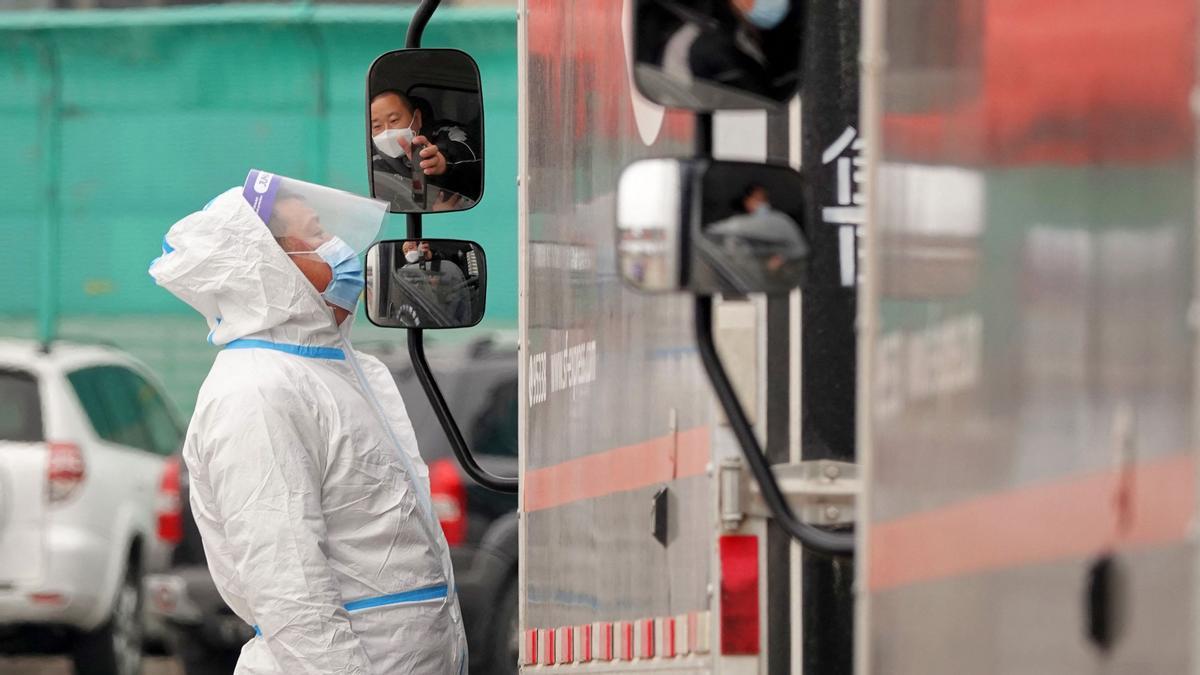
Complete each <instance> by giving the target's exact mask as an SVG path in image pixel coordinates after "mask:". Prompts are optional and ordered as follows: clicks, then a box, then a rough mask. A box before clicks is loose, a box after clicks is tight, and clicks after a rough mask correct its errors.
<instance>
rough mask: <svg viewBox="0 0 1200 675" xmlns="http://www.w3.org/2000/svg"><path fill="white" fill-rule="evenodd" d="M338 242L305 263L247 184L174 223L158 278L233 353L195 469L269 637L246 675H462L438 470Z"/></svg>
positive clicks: (241, 665) (250, 652)
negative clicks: (376, 352)
mask: <svg viewBox="0 0 1200 675" xmlns="http://www.w3.org/2000/svg"><path fill="white" fill-rule="evenodd" d="M380 218H382V216H380ZM274 226H275V224H274V220H272V227H274ZM329 229H332V228H329ZM375 230H376V232H377V231H378V223H376V226H375ZM310 234H311V233H310ZM318 236H320V235H319V234H318ZM373 237H374V233H372V234H371V235H370V237H369V239H370V238H373ZM323 239H324V244H323V245H321V246H316V247H313V248H314V250H313V251H312V252H309V253H307V254H306V253H305V251H304V250H303V249H304V247H305V244H304V243H303V242H305V241H307V242H309V244H308V245H309V246H311V244H312V243H313V241H312V240H311V239H304V238H303V237H301V238H289V237H288V236H287V234H286V233H281V232H278V231H276V233H275V234H273V233H272V230H270V229H268V227H267V226H265V225H264V223H263V220H262V219H261V218H260V216H259V215H258V214H257V213H256V212H255V210H254V209H253V208H252V207H251V205H250V204H249V203H248V202H247V201H246V199H245V198H244V197H243V194H242V190H241V189H233V190H230V191H228V192H226V193H224V194H222V195H220V196H219V197H217V198H216V199H215V200H213V201H212V202H211V203H210V204H209V206H207V207H206V208H205V210H203V211H200V212H197V213H193V214H191V215H189V216H187V217H186V218H184V219H183V220H181V221H179V222H178V223H176V224H175V225H174V226H172V227H171V229H170V231H169V232H168V233H167V235H166V237H165V238H164V241H163V255H162V256H161V257H160V258H158V259H156V260H155V261H154V262H153V263H152V265H151V268H150V274H151V275H152V276H153V277H154V279H155V280H156V281H157V283H158V284H159V285H160V286H163V287H164V288H166V289H167V290H169V291H170V292H172V293H174V294H175V295H176V296H178V297H179V298H180V299H182V300H183V301H184V302H186V303H188V304H189V305H191V306H192V307H194V308H195V309H197V310H198V311H200V313H201V314H203V315H204V316H205V317H206V318H207V319H208V322H209V326H210V327H211V328H212V329H213V330H212V332H211V333H210V335H209V341H210V342H212V343H213V344H216V345H221V346H223V347H224V348H223V349H222V351H221V352H220V353H219V354H218V355H217V357H216V361H215V362H214V364H213V367H212V370H211V371H210V372H209V374H208V377H207V379H206V380H205V381H204V385H203V386H202V387H201V389H200V393H199V398H198V400H197V402H196V410H195V414H194V415H193V417H192V420H191V424H190V425H189V427H188V432H187V438H186V441H185V444H184V450H183V456H184V460H185V461H186V462H187V467H188V471H189V472H190V475H191V504H192V511H193V513H194V515H195V518H196V524H197V525H198V526H199V529H200V533H201V536H202V538H203V541H204V550H205V553H206V554H207V557H208V565H209V569H210V570H211V572H212V577H213V580H214V581H215V582H216V585H217V588H218V590H219V591H220V593H221V596H222V597H223V598H224V599H225V601H226V602H227V603H228V604H229V606H230V607H231V608H232V609H233V611H234V612H235V613H237V615H238V616H239V617H240V618H241V619H242V620H244V621H246V623H248V624H250V625H252V626H254V628H255V633H256V637H255V638H254V639H252V640H250V641H249V642H247V643H246V645H245V646H244V647H243V648H242V652H241V655H240V657H239V659H238V665H237V669H236V671H235V674H236V675H307V674H312V675H318V674H319V675H385V674H387V675H394V674H397V673H437V674H441V673H448V674H451V675H456V674H459V675H461V674H462V673H465V672H466V670H467V652H466V638H465V635H464V633H463V629H462V622H461V614H460V612H459V607H458V600H457V596H456V594H455V592H454V576H453V572H452V570H451V568H450V557H449V549H448V547H447V544H446V540H445V537H444V536H443V534H442V531H441V529H440V527H439V525H438V522H437V520H436V519H435V515H434V512H433V507H432V503H431V501H430V496H429V481H428V470H427V468H426V466H425V463H424V462H423V461H422V460H421V457H420V455H418V454H417V444H416V436H415V434H414V432H413V428H412V424H411V422H410V421H409V419H408V415H407V413H406V412H405V407H404V402H403V400H401V398H400V393H399V391H398V390H397V388H396V385H395V383H394V381H393V380H392V378H391V376H390V374H389V373H388V371H387V369H386V368H385V367H384V366H383V364H382V363H380V362H379V361H378V360H376V359H374V358H372V357H369V356H366V355H363V354H360V353H357V352H355V351H354V350H353V348H352V347H351V346H350V343H349V341H348V339H347V335H348V334H349V325H350V323H351V321H350V319H347V318H345V317H346V316H347V315H352V313H353V312H352V310H353V306H351V307H344V305H345V304H347V302H346V301H347V300H350V302H351V303H352V302H354V301H357V298H358V295H357V293H356V292H354V291H355V289H356V288H357V289H358V290H361V288H362V281H361V266H357V270H358V272H357V274H358V275H359V278H358V281H357V283H355V279H354V277H355V273H354V268H355V267H356V263H357V257H355V256H351V258H350V259H348V260H349V261H348V260H346V259H342V260H339V259H338V258H337V257H331V256H330V255H329V254H328V251H329V250H332V249H336V248H337V247H338V245H340V246H342V247H343V248H344V243H342V242H341V240H340V239H338V238H336V237H333V238H331V237H329V236H328V235H325V236H324V237H323ZM298 242H299V243H298ZM331 242H332V244H336V245H331ZM285 246H287V247H289V248H300V249H301V250H299V251H297V250H289V251H285V250H284V247H285ZM352 252H353V251H352ZM289 253H292V254H297V253H298V254H300V255H289ZM321 260H324V261H325V264H324V265H321V264H319V263H320V261H321ZM314 261H316V262H317V263H318V264H314ZM331 261H332V262H331ZM342 263H346V264H345V265H343V264H342ZM344 267H345V268H347V269H349V272H346V273H345V274H343V272H345V270H343V269H342V268H344ZM302 269H304V270H305V271H303V272H302ZM331 278H332V279H333V281H331ZM338 279H342V281H343V282H347V281H348V284H347V283H343V284H342V285H341V286H340V289H341V290H340V291H339V292H337V293H334V294H332V295H331V294H330V293H329V292H328V291H330V290H331V289H332V286H333V285H334V284H335V282H336V280H338ZM314 284H315V285H314ZM327 286H328V287H327ZM347 287H348V288H349V289H350V292H346V289H347ZM322 291H326V293H325V294H324V295H323V293H322ZM335 301H339V302H341V304H342V305H343V306H342V307H340V309H341V310H343V311H339V312H336V314H335V309H334V308H335V307H337V306H338V303H337V302H335ZM339 320H340V322H339Z"/></svg>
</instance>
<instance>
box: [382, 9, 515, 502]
mask: <svg viewBox="0 0 1200 675" xmlns="http://www.w3.org/2000/svg"><path fill="white" fill-rule="evenodd" d="M441 2H442V0H422V2H421V4H420V6H418V7H417V10H416V12H414V13H413V18H412V22H411V23H409V24H408V35H407V37H406V38H405V43H404V46H405V48H407V49H417V48H419V47H420V46H421V35H422V34H423V33H424V32H425V26H426V24H428V23H429V19H430V17H432V16H433V12H434V10H436V9H437V8H438V5H440V4H441ZM407 223H408V238H409V239H420V238H421V214H419V213H410V214H408V218H407ZM408 357H409V360H411V361H412V366H413V370H414V371H415V372H416V374H417V379H418V380H419V381H420V382H421V388H422V389H423V390H425V396H426V397H428V398H429V403H430V405H431V406H432V407H433V412H434V414H436V415H437V418H438V422H439V423H440V424H441V425H442V431H443V432H445V434H446V439H447V440H449V441H450V448H451V449H452V450H453V451H454V456H455V457H456V458H457V459H458V463H459V464H461V465H462V468H463V471H465V472H466V473H467V475H468V476H470V477H471V480H473V481H475V482H476V483H479V484H480V485H482V486H483V487H485V488H488V489H489V490H495V491H496V492H504V493H508V494H516V492H517V479H516V478H510V477H507V476H496V475H494V474H492V473H490V472H489V471H487V470H486V469H484V468H483V467H481V466H480V465H479V462H478V461H476V460H475V455H474V454H473V453H472V452H471V449H470V448H468V447H467V441H466V439H464V438H463V435H462V432H461V431H460V430H459V428H458V423H457V422H456V421H455V420H454V414H453V413H451V412H450V406H448V405H446V399H445V397H444V396H442V390H441V388H440V387H438V384H437V380H435V379H434V377H433V372H432V371H431V370H430V369H429V361H427V360H426V359H425V331H423V330H421V329H419V328H416V329H409V331H408Z"/></svg>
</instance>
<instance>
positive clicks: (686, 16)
mask: <svg viewBox="0 0 1200 675" xmlns="http://www.w3.org/2000/svg"><path fill="white" fill-rule="evenodd" d="M636 2H637V5H636V7H635V10H634V19H633V21H634V24H633V25H634V38H633V55H634V69H633V76H634V81H635V82H636V83H637V88H638V91H640V92H641V93H642V95H643V96H645V97H646V98H648V99H650V100H651V101H654V102H655V103H658V104H660V105H664V106H668V107H672V108H682V109H684V110H694V111H698V112H707V111H712V110H724V109H762V108H768V109H771V108H776V107H778V106H780V105H784V104H786V103H787V102H788V101H790V100H791V99H792V97H793V96H795V94H796V91H797V90H798V89H799V86H800V50H801V46H800V41H801V39H802V33H803V24H802V13H803V10H804V6H803V5H804V3H803V2H802V0H757V1H756V2H741V1H738V0H718V1H717V2H706V3H699V2H695V1H694V0H693V1H692V2H680V1H679V0H636Z"/></svg>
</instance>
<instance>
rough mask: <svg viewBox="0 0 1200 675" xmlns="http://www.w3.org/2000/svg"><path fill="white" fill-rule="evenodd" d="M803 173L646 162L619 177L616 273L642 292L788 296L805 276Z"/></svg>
mask: <svg viewBox="0 0 1200 675" xmlns="http://www.w3.org/2000/svg"><path fill="white" fill-rule="evenodd" d="M803 191H804V179H803V178H802V177H801V175H800V174H799V173H798V172H796V171H794V170H793V169H791V168H789V167H786V166H773V165H767V164H753V163H746V162H714V161H711V160H705V159H649V160H642V161H639V162H634V163H633V164H631V165H629V166H628V167H626V169H625V171H624V173H622V175H621V180H620V183H619V187H618V192H617V248H618V256H619V259H620V267H621V275H622V277H623V278H624V279H625V281H626V282H627V283H629V284H631V285H632V286H634V287H636V288H638V289H639V290H642V291H679V290H685V291H691V292H693V293H696V294H700V295H711V294H716V293H720V294H724V295H740V294H745V293H786V292H788V291H790V290H791V289H793V288H796V287H798V286H800V285H802V284H803V283H804V279H805V274H806V272H807V261H808V240H807V238H806V237H805V235H804V230H803V228H802V227H801V225H800V223H801V222H802V220H803V213H804V200H803V196H802V195H803Z"/></svg>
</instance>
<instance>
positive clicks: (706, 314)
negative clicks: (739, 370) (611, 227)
mask: <svg viewBox="0 0 1200 675" xmlns="http://www.w3.org/2000/svg"><path fill="white" fill-rule="evenodd" d="M694 317H695V321H696V347H697V349H698V350H699V352H700V361H701V362H702V363H703V364H704V370H705V371H706V372H707V373H708V379H709V380H710V381H711V382H712V387H713V390H714V392H715V393H716V395H717V399H718V400H719V401H720V402H721V408H722V409H724V411H725V416H726V417H727V418H729V424H730V426H731V427H732V428H733V434H734V436H736V437H737V440H738V445H740V446H741V448H742V455H743V456H744V457H745V458H746V465H747V466H748V467H749V468H750V473H751V475H753V476H754V480H755V482H757V483H758V486H759V489H760V490H762V495H763V501H765V502H766V504H767V508H769V509H770V510H771V515H772V516H774V518H775V522H777V523H778V524H779V526H780V527H781V528H782V529H783V531H784V532H787V533H788V535H790V536H791V537H792V538H794V539H795V540H796V541H798V542H800V545H801V546H803V547H804V548H806V549H808V550H810V551H815V552H817V553H824V554H826V555H850V554H852V553H853V552H854V534H853V533H850V532H830V531H828V530H822V529H821V528H819V527H815V526H813V525H809V524H808V523H805V522H803V521H801V520H800V519H798V518H796V514H795V513H793V512H792V508H791V507H790V506H788V503H787V498H786V497H784V495H783V491H782V490H781V489H780V488H779V483H778V482H777V481H776V480H775V474H774V473H773V472H772V471H771V466H770V465H769V464H767V458H766V455H764V454H763V451H762V447H761V446H760V445H759V443H758V438H756V437H755V435H754V428H753V427H752V426H751V425H750V420H749V419H748V418H747V417H746V411H745V410H743V409H742V404H741V402H740V401H739V400H738V397H737V392H736V391H734V389H733V384H732V383H731V382H730V381H729V376H728V375H727V374H726V372H725V367H724V366H723V365H722V364H721V357H720V356H719V355H718V354H717V347H716V343H715V342H714V341H713V331H712V296H707V295H704V296H696V308H695V314H694Z"/></svg>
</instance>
